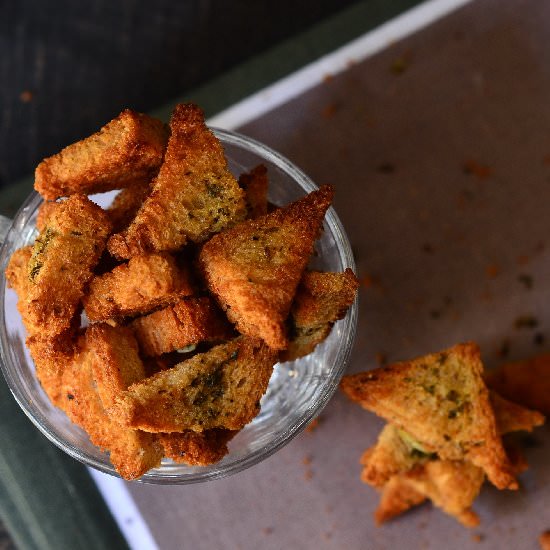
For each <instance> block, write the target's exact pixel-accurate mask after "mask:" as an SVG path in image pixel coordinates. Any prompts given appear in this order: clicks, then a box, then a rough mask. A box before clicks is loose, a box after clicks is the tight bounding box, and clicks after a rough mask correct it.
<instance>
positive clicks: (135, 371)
mask: <svg viewBox="0 0 550 550" xmlns="http://www.w3.org/2000/svg"><path fill="white" fill-rule="evenodd" d="M86 349H87V353H88V360H89V362H90V363H91V366H92V375H93V377H94V380H95V383H96V390H97V393H98V395H99V397H100V399H101V403H102V404H103V407H104V408H105V409H108V408H109V407H111V406H112V405H113V404H114V402H115V399H116V398H117V397H118V396H119V395H121V394H122V392H123V391H125V390H127V389H128V386H130V385H131V384H134V383H135V382H140V381H141V380H143V379H144V378H145V368H144V366H143V363H142V362H141V359H140V358H139V351H138V344H137V342H136V339H135V337H134V334H133V332H132V331H131V329H129V328H128V327H121V326H117V327H112V326H110V325H107V324H105V323H98V324H95V325H91V326H90V327H88V329H87V331H86Z"/></svg>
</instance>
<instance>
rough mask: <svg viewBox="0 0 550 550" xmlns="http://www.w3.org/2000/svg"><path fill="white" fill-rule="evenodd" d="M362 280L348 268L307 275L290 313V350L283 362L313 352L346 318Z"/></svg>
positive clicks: (301, 282)
mask: <svg viewBox="0 0 550 550" xmlns="http://www.w3.org/2000/svg"><path fill="white" fill-rule="evenodd" d="M358 287H359V280H358V279H357V277H356V276H355V274H354V273H353V271H352V270H351V269H350V268H348V269H346V270H345V271H344V272H343V273H323V272H321V271H308V272H306V273H304V275H303V277H302V279H301V281H300V284H299V285H298V289H297V290H296V296H295V298H294V302H293V304H292V308H291V311H290V318H289V323H290V325H291V329H290V334H289V344H288V349H287V350H285V351H283V352H282V353H281V356H280V357H279V360H280V361H293V360H294V359H297V358H298V357H303V356H305V355H308V354H309V353H311V352H312V351H313V350H314V349H315V347H316V346H317V344H319V343H321V342H322V341H323V340H324V339H325V338H326V337H327V336H328V335H329V333H330V331H331V329H332V325H333V324H334V323H335V322H336V321H338V320H339V319H342V318H343V317H344V316H345V315H346V313H347V311H348V308H349V306H350V305H351V304H352V303H353V301H354V300H355V295H356V293H357V288H358Z"/></svg>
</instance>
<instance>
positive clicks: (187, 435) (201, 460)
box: [159, 428, 237, 466]
mask: <svg viewBox="0 0 550 550" xmlns="http://www.w3.org/2000/svg"><path fill="white" fill-rule="evenodd" d="M236 434H237V432H236V431H232V430H225V429H223V428H215V429H212V430H205V431H204V432H194V431H193V430H186V431H184V432H181V433H178V432H172V433H161V434H159V441H160V442H161V444H162V446H163V447H164V456H166V458H170V459H172V460H173V461H174V462H178V463H182V464H187V465H188V466H207V465H208V464H215V463H216V462H218V461H219V460H221V459H222V458H223V457H224V456H225V455H226V454H227V453H228V449H227V443H228V442H229V441H230V440H231V438H232V437H234V436H235V435H236Z"/></svg>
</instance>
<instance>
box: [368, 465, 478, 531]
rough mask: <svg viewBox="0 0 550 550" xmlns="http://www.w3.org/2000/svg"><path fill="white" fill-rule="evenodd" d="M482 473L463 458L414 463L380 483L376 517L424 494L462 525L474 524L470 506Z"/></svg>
mask: <svg viewBox="0 0 550 550" xmlns="http://www.w3.org/2000/svg"><path fill="white" fill-rule="evenodd" d="M484 477H485V475H484V473H483V470H482V469H481V468H478V467H477V466H474V465H473V464H471V463H470V462H467V461H458V460H434V461H430V462H426V463H424V464H421V465H418V466H416V467H415V468H413V469H412V470H410V471H408V472H406V473H403V474H399V475H397V476H395V477H393V478H392V479H391V480H390V481H389V482H388V484H387V485H386V486H385V487H384V489H383V492H382V497H381V500H380V506H379V508H378V510H377V511H376V514H375V517H376V520H377V522H378V523H382V522H384V521H386V520H387V519H390V518H391V517H394V516H396V515H398V514H400V513H402V512H404V511H405V510H406V509H408V508H410V507H412V506H415V505H417V504H420V502H422V500H423V498H424V497H427V498H429V499H430V500H431V501H432V502H433V503H434V504H435V505H436V506H437V507H439V508H441V509H442V510H443V511H444V512H446V513H447V514H449V515H451V516H453V517H455V518H456V519H457V520H458V521H460V523H462V524H463V525H464V526H466V527H475V526H476V525H478V523H479V517H478V516H477V514H476V513H475V512H473V511H472V509H471V506H472V504H473V502H474V500H475V499H476V497H477V495H478V494H479V491H480V490H481V486H482V484H483V479H484ZM421 497H422V498H421Z"/></svg>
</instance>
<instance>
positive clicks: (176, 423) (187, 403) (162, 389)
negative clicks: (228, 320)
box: [111, 337, 276, 432]
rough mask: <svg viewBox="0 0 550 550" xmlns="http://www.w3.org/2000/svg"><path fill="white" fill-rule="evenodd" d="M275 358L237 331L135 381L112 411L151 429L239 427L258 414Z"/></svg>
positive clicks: (136, 425)
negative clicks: (232, 336) (236, 334)
mask: <svg viewBox="0 0 550 550" xmlns="http://www.w3.org/2000/svg"><path fill="white" fill-rule="evenodd" d="M275 361H276V357H275V353H274V352H273V351H271V350H270V349H269V348H268V347H267V346H265V345H264V344H263V343H262V342H261V340H252V339H249V338H245V337H239V338H236V339H234V340H231V341H230V342H227V343H225V344H221V345H219V346H216V347H214V348H212V349H211V350H210V351H208V352H206V353H201V354H197V355H195V356H194V357H192V358H191V359H188V360H187V361H184V362H183V363H180V364H178V365H176V366H175V367H173V368H171V369H169V370H166V371H164V372H160V373H158V374H156V375H154V376H152V377H150V378H147V379H146V380H144V381H142V382H139V383H137V384H133V385H132V386H130V387H129V388H128V391H127V392H126V393H125V394H123V396H122V397H121V398H119V400H118V401H117V403H116V404H115V406H114V407H112V409H111V411H112V414H113V415H114V417H116V418H117V419H119V421H120V422H121V423H123V424H124V425H126V426H129V427H132V428H136V429H141V430H145V431H150V432H181V431H184V430H194V431H198V432H202V431H204V430H209V429H212V428H226V429H228V430H240V429H241V428H242V427H243V426H244V425H245V424H247V423H248V422H250V421H251V420H252V419H253V418H254V417H255V416H256V415H257V414H258V412H259V410H260V398H261V397H262V395H263V394H264V393H265V391H266V389H267V385H268V382H269V378H270V377H271V373H272V370H273V365H274V364H275Z"/></svg>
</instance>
